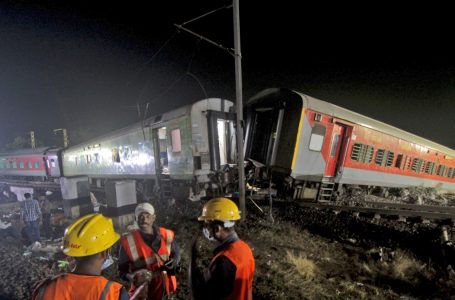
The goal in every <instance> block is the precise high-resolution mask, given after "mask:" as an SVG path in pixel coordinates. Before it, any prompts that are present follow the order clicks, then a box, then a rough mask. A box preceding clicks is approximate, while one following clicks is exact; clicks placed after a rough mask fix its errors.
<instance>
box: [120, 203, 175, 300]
mask: <svg viewBox="0 0 455 300" xmlns="http://www.w3.org/2000/svg"><path fill="white" fill-rule="evenodd" d="M134 213H135V217H136V222H137V225H138V226H139V229H135V230H133V231H131V232H130V233H128V234H127V235H125V236H122V238H121V245H122V247H121V248H120V253H119V261H118V268H119V273H120V277H121V278H123V279H129V280H130V281H131V282H132V284H131V288H130V291H129V293H130V296H131V297H132V298H133V297H134V299H138V300H139V299H141V300H145V299H147V300H154V299H162V298H163V297H165V296H169V295H171V294H172V293H173V292H175V291H176V289H177V279H176V277H175V273H176V270H177V268H178V265H179V262H180V251H179V247H178V245H177V243H176V241H175V239H174V232H173V231H172V230H169V229H166V228H164V227H159V226H157V225H155V219H156V215H155V209H154V208H153V206H152V205H151V204H150V203H141V204H139V205H138V206H137V207H136V209H135V212H134Z"/></svg>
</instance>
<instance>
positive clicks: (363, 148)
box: [351, 143, 374, 163]
mask: <svg viewBox="0 0 455 300" xmlns="http://www.w3.org/2000/svg"><path fill="white" fill-rule="evenodd" d="M373 153H374V148H373V146H370V145H364V144H360V143H355V144H354V145H353V146H352V152H351V159H352V160H354V161H358V162H361V163H370V162H371V160H372V159H373Z"/></svg>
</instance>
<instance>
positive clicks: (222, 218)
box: [190, 198, 255, 300]
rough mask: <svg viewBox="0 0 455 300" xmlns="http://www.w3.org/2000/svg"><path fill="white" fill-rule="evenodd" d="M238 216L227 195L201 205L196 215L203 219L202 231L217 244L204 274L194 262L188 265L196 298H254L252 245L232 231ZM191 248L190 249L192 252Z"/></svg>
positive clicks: (236, 299) (239, 299)
mask: <svg viewBox="0 0 455 300" xmlns="http://www.w3.org/2000/svg"><path fill="white" fill-rule="evenodd" d="M239 219H240V212H239V210H238V207H237V205H236V204H235V203H234V202H233V201H231V200H229V199H227V198H215V199H212V200H210V201H209V202H207V203H206V204H205V205H204V207H203V210H202V215H201V216H200V217H199V218H198V220H199V221H203V222H204V224H203V234H204V236H205V237H206V238H207V239H208V240H210V241H217V242H218V243H219V245H218V246H217V247H216V248H215V250H214V251H213V254H214V255H213V258H212V260H211V262H210V264H209V267H208V270H207V271H206V272H205V273H204V274H202V273H201V272H199V271H198V270H197V269H196V268H195V265H196V264H195V263H194V261H192V262H191V264H190V272H191V280H192V282H191V285H192V288H193V296H194V298H195V299H211V300H213V299H232V300H234V299H235V300H244V299H245V300H246V299H248V300H249V299H252V298H253V293H252V290H253V276H254V270H255V261H254V257H253V253H252V251H251V248H250V247H249V246H248V244H247V243H245V242H244V241H242V240H241V239H239V237H238V235H237V233H236V232H235V229H234V225H235V221H237V220H239ZM193 247H195V243H194V244H193ZM194 251H195V249H194V248H193V254H194ZM193 259H194V257H193Z"/></svg>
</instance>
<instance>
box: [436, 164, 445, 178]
mask: <svg viewBox="0 0 455 300" xmlns="http://www.w3.org/2000/svg"><path fill="white" fill-rule="evenodd" d="M446 169H447V167H446V166H444V165H439V166H438V170H437V171H436V173H437V174H438V176H444V174H445V173H446Z"/></svg>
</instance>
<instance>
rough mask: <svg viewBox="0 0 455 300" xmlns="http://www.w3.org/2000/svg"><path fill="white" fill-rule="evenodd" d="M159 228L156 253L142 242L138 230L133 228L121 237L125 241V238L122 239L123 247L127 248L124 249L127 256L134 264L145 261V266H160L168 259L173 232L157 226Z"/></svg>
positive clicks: (150, 267) (137, 264) (139, 264)
mask: <svg viewBox="0 0 455 300" xmlns="http://www.w3.org/2000/svg"><path fill="white" fill-rule="evenodd" d="M159 230H160V235H161V241H160V242H161V244H160V248H159V249H158V253H155V252H154V250H153V249H152V248H151V247H149V246H148V245H147V244H146V243H145V242H144V240H143V239H142V236H141V233H140V231H139V230H134V231H132V232H131V233H129V234H128V235H126V237H124V238H123V239H126V243H125V240H123V243H122V245H123V246H124V248H127V249H125V251H126V253H127V255H128V258H129V259H130V261H131V262H133V264H134V265H135V266H137V267H139V266H141V264H142V262H145V264H146V266H147V268H148V269H152V268H153V267H154V266H155V267H159V266H161V265H162V264H163V263H164V262H165V261H167V260H168V259H169V257H170V254H171V245H172V241H173V240H174V233H173V232H172V231H171V230H169V229H166V228H163V227H159ZM157 258H158V259H157ZM160 260H161V261H160Z"/></svg>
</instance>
